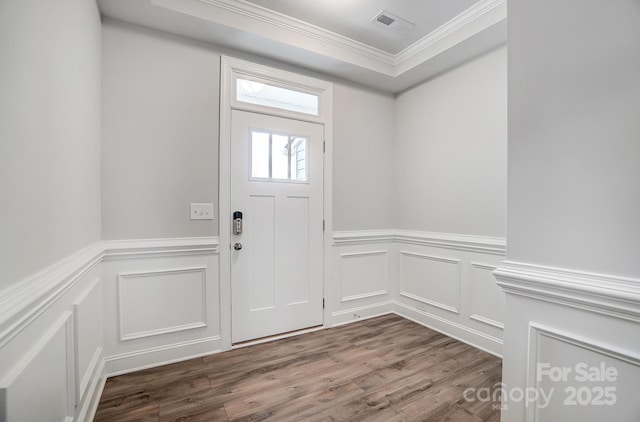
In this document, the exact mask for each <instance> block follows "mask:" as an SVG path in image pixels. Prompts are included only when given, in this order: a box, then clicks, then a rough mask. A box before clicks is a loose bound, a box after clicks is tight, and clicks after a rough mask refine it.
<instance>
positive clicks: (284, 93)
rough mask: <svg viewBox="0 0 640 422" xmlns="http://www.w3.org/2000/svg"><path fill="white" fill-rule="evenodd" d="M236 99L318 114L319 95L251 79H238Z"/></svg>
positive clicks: (296, 111) (313, 114) (297, 111)
mask: <svg viewBox="0 0 640 422" xmlns="http://www.w3.org/2000/svg"><path fill="white" fill-rule="evenodd" d="M236 100H237V101H241V102H244V103H249V104H255V105H259V106H265V107H271V108H276V109H280V110H287V111H292V112H295V113H302V114H309V115H312V116H318V113H319V111H320V110H319V97H318V95H316V94H310V93H307V92H302V91H296V90H293V89H289V88H283V87H279V86H276V85H270V84H268V83H264V82H258V81H254V80H250V79H241V78H238V79H237V80H236Z"/></svg>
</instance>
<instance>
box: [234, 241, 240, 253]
mask: <svg viewBox="0 0 640 422" xmlns="http://www.w3.org/2000/svg"><path fill="white" fill-rule="evenodd" d="M233 249H235V250H236V251H239V250H240V249H242V243H235V244H234V245H233Z"/></svg>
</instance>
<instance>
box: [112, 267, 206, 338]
mask: <svg viewBox="0 0 640 422" xmlns="http://www.w3.org/2000/svg"><path fill="white" fill-rule="evenodd" d="M206 278H207V277H206V267H192V268H172V269H166V270H154V271H140V272H132V273H121V274H119V277H118V291H119V310H120V340H121V341H126V340H132V339H136V338H142V337H150V336H157V335H162V334H168V333H173V332H178V331H184V330H190V329H193V328H201V327H206V326H207V314H206V309H207V302H206V298H207V292H206ZM150 298H151V299H152V300H149V299H150Z"/></svg>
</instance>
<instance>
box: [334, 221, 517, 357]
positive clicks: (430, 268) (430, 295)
mask: <svg viewBox="0 0 640 422" xmlns="http://www.w3.org/2000/svg"><path fill="white" fill-rule="evenodd" d="M382 251H388V254H387V255H386V262H387V265H388V272H389V282H388V286H389V287H388V288H387V289H385V291H384V292H383V290H380V292H379V293H380V294H379V295H376V294H375V293H376V292H375V290H372V291H371V292H370V294H366V293H364V288H363V287H359V289H360V290H359V291H361V292H363V293H361V294H355V293H354V294H345V292H344V289H343V287H342V283H343V278H344V274H343V272H344V271H343V268H342V266H343V264H344V262H350V263H353V264H354V265H353V266H352V267H350V268H349V269H348V273H349V279H350V280H352V283H353V285H356V286H365V285H367V283H368V281H369V280H370V279H375V278H376V277H378V278H379V275H374V274H375V273H376V271H373V269H374V268H379V269H378V271H382V269H380V268H381V267H380V265H378V267H376V265H375V264H374V262H368V261H367V260H366V258H367V257H371V258H374V257H375V258H377V259H380V260H381V259H382V257H383V256H382ZM332 253H333V255H334V258H332V262H334V263H336V264H334V265H338V268H339V271H338V270H336V271H335V273H336V275H335V277H334V280H333V281H332V283H333V284H331V285H330V286H331V288H330V289H329V292H328V296H329V298H333V302H331V301H330V302H329V307H330V312H331V313H330V317H331V324H332V325H337V324H344V323H348V322H354V321H358V320H359V319H361V318H366V317H371V316H376V315H381V314H384V313H389V312H395V313H397V314H398V315H401V316H403V317H406V318H409V319H412V320H414V321H416V322H418V323H420V324H422V325H425V326H428V327H430V328H433V329H436V330H438V331H441V332H443V333H445V334H447V335H450V336H452V337H455V338H457V339H459V340H462V341H465V342H467V343H469V344H472V345H474V346H475V347H478V348H481V349H483V350H486V351H488V352H490V353H493V354H495V355H498V356H500V355H501V354H502V335H503V333H502V331H503V318H502V315H503V313H504V307H505V304H504V293H503V292H502V291H501V290H500V288H499V287H498V286H497V285H496V283H495V279H494V278H493V275H492V271H493V270H494V269H495V268H496V267H497V266H498V263H499V261H500V259H501V258H502V257H503V256H504V254H505V253H506V247H505V239H503V238H494V237H482V236H466V235H455V234H448V233H430V232H417V231H406V230H362V231H348V232H335V233H334V234H333V251H332ZM372 254H373V256H371V255H372ZM345 258H346V259H345ZM380 262H382V261H380ZM334 288H335V289H340V290H337V291H335V293H334V290H332V289H334Z"/></svg>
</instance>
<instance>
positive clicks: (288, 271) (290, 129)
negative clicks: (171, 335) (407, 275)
mask: <svg viewBox="0 0 640 422" xmlns="http://www.w3.org/2000/svg"><path fill="white" fill-rule="evenodd" d="M323 133H324V127H323V126H322V125H319V124H314V123H307V122H301V121H297V120H291V119H285V118H280V117H273V116H267V115H263V114H257V113H249V112H244V111H237V110H233V111H232V115H231V211H232V213H233V212H236V211H239V212H241V213H242V233H239V234H235V233H233V232H232V234H231V245H232V247H231V295H232V341H233V342H234V343H238V342H242V341H247V340H252V339H256V338H260V337H266V336H271V335H275V334H279V333H284V332H288V331H294V330H299V329H302V328H308V327H313V326H317V325H321V324H322V320H323V315H322V314H323V311H322V280H323V277H322V261H323V259H322V249H323V248H322V245H323V228H322V220H323V142H324V139H323V138H324V137H323Z"/></svg>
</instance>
